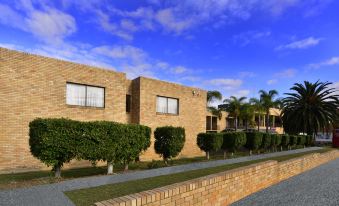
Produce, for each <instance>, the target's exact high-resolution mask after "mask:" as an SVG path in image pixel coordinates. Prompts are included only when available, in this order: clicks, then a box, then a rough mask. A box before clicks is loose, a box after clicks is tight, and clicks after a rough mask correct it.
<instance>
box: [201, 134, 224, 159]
mask: <svg viewBox="0 0 339 206" xmlns="http://www.w3.org/2000/svg"><path fill="white" fill-rule="evenodd" d="M222 143H223V135H222V134H221V133H199V134H198V137H197V145H198V147H199V148H200V149H201V150H203V151H204V152H206V158H207V159H210V152H211V151H217V150H219V149H220V148H221V146H222Z"/></svg>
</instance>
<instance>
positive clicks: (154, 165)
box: [147, 160, 162, 169]
mask: <svg viewBox="0 0 339 206" xmlns="http://www.w3.org/2000/svg"><path fill="white" fill-rule="evenodd" d="M160 167H162V165H161V162H160V161H156V160H152V162H150V163H148V164H147V168H148V169H156V168H160Z"/></svg>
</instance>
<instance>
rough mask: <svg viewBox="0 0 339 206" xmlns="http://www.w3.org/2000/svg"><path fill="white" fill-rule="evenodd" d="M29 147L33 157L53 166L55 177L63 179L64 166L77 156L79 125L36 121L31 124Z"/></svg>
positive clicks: (73, 122) (57, 121) (63, 121)
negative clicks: (62, 170) (62, 169)
mask: <svg viewBox="0 0 339 206" xmlns="http://www.w3.org/2000/svg"><path fill="white" fill-rule="evenodd" d="M29 137H30V138H29V145H30V151H31V153H32V155H33V156H34V157H36V158H38V159H39V160H41V161H42V162H43V163H44V164H46V165H47V166H52V167H53V171H54V172H55V177H57V178H59V177H61V168H62V166H63V165H64V164H65V163H67V162H69V161H71V160H72V159H74V158H75V157H76V155H77V149H76V146H77V145H76V141H75V140H76V138H78V137H80V134H79V123H78V122H76V121H72V120H69V119H40V118H38V119H35V120H33V121H32V122H30V123H29Z"/></svg>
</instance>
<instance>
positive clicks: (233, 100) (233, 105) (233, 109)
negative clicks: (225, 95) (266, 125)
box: [224, 96, 246, 131]
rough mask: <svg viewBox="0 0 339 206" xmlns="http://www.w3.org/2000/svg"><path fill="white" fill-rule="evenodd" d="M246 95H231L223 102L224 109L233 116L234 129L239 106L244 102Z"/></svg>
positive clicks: (236, 125) (236, 123) (236, 126)
mask: <svg viewBox="0 0 339 206" xmlns="http://www.w3.org/2000/svg"><path fill="white" fill-rule="evenodd" d="M245 99H246V97H240V98H237V97H235V96H231V97H230V98H229V99H225V100H224V103H226V105H225V109H226V111H227V112H228V113H229V114H230V115H231V116H233V117H234V120H235V131H237V129H238V117H239V115H240V110H241V106H242V105H243V104H244V101H245Z"/></svg>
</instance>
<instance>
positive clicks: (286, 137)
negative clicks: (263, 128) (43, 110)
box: [281, 134, 290, 147]
mask: <svg viewBox="0 0 339 206" xmlns="http://www.w3.org/2000/svg"><path fill="white" fill-rule="evenodd" d="M289 143H290V136H289V135H288V134H283V135H282V136H281V147H288V145H289Z"/></svg>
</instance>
